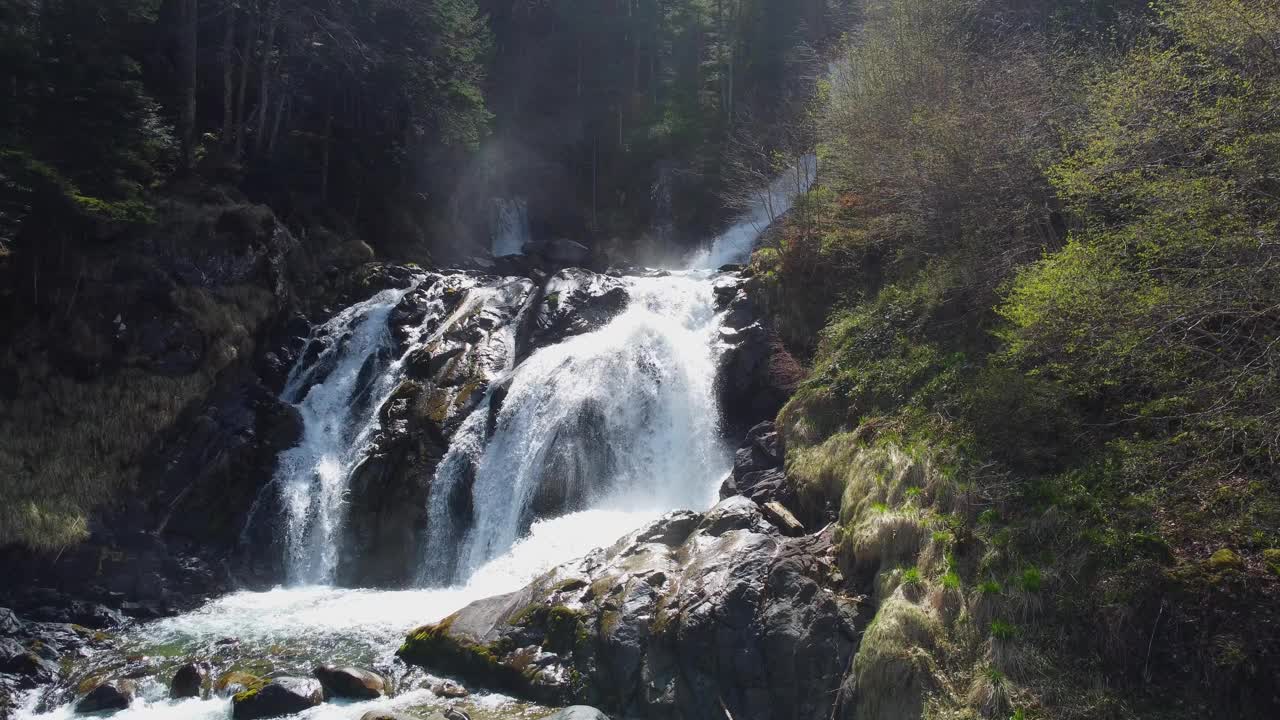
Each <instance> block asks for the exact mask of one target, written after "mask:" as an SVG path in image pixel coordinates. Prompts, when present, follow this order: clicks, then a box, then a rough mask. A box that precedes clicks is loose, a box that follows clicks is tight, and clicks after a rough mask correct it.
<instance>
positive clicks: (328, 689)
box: [312, 665, 387, 700]
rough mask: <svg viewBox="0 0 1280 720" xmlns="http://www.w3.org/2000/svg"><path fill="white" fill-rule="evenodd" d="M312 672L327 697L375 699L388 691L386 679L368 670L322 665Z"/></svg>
mask: <svg viewBox="0 0 1280 720" xmlns="http://www.w3.org/2000/svg"><path fill="white" fill-rule="evenodd" d="M312 674H313V675H315V676H316V679H317V680H319V681H320V685H321V686H322V687H323V688H324V694H325V697H326V698H335V697H338V698H352V699H355V700H373V699H374V698H379V697H382V696H383V695H385V694H386V693H387V681H386V679H384V678H383V677H382V676H381V675H379V674H377V673H374V672H370V671H368V670H362V669H360V668H354V667H343V668H337V667H333V666H331V665H321V666H319V667H317V668H316V669H315V670H314V671H313V672H312Z"/></svg>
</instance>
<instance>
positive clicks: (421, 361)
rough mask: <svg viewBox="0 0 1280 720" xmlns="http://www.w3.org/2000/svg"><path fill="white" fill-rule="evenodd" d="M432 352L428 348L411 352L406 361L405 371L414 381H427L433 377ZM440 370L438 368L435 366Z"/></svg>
mask: <svg viewBox="0 0 1280 720" xmlns="http://www.w3.org/2000/svg"><path fill="white" fill-rule="evenodd" d="M433 359H434V358H432V356H431V352H430V351H429V350H427V349H426V348H418V349H416V350H413V351H411V352H410V353H409V354H408V355H407V356H405V359H404V369H405V372H406V373H407V374H408V375H409V377H410V378H412V379H414V380H427V379H429V378H430V377H431V375H432V367H433V365H432V360H433ZM435 367H436V368H437V369H438V366H435Z"/></svg>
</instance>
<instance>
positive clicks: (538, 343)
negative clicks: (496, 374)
mask: <svg viewBox="0 0 1280 720" xmlns="http://www.w3.org/2000/svg"><path fill="white" fill-rule="evenodd" d="M628 299H629V298H628V295H627V289H626V285H625V284H624V283H623V282H622V281H621V280H619V279H617V278H613V277H609V276H608V275H597V274H596V273H592V272H588V271H586V270H579V269H576V268H575V269H569V270H562V271H560V272H558V273H556V274H555V275H554V276H552V277H551V278H550V279H548V280H547V282H546V284H545V286H544V287H543V295H542V303H541V304H540V305H539V307H538V314H537V317H536V318H535V320H534V327H533V331H532V332H531V333H530V334H529V338H528V341H527V342H526V343H525V344H524V345H523V346H522V348H521V353H520V354H521V356H522V357H523V356H525V355H527V354H528V353H530V352H532V351H533V350H534V349H536V348H539V347H545V346H547V345H551V344H554V343H557V342H560V341H561V340H564V339H566V338H570V337H573V336H575V335H581V334H583V333H587V332H591V331H593V330H597V329H599V328H601V327H603V326H604V325H605V324H607V323H608V322H609V321H610V320H612V319H613V318H614V317H616V316H617V315H618V314H619V313H621V312H622V311H623V310H625V309H626V307H627V302H628Z"/></svg>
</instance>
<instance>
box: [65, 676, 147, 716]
mask: <svg viewBox="0 0 1280 720" xmlns="http://www.w3.org/2000/svg"><path fill="white" fill-rule="evenodd" d="M137 692H138V687H137V685H135V684H134V683H133V681H131V680H116V681H114V682H107V683H103V684H101V685H99V686H98V687H96V688H94V689H92V690H90V691H89V693H88V694H87V695H85V696H84V697H82V698H80V701H79V702H77V703H76V713H77V714H87V713H96V712H103V711H105V710H124V709H125V708H127V707H129V703H131V702H133V697H134V695H136V694H137Z"/></svg>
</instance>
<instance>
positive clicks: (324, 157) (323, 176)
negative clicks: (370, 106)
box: [320, 96, 333, 202]
mask: <svg viewBox="0 0 1280 720" xmlns="http://www.w3.org/2000/svg"><path fill="white" fill-rule="evenodd" d="M332 135H333V97H332V96H330V97H329V112H328V113H326V114H325V116H324V145H323V146H322V147H321V148H320V201H321V202H327V201H328V200H329V146H330V145H331V144H332V142H331V136H332Z"/></svg>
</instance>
